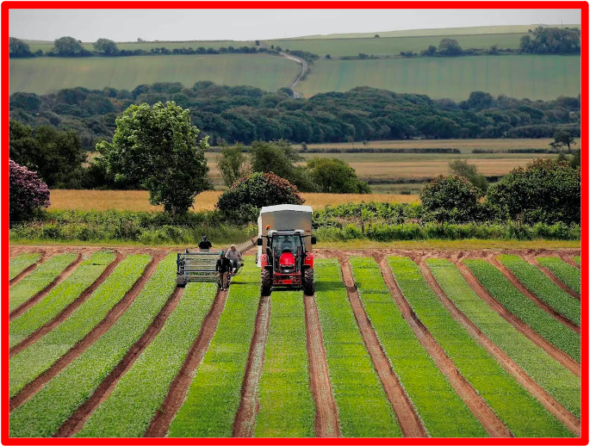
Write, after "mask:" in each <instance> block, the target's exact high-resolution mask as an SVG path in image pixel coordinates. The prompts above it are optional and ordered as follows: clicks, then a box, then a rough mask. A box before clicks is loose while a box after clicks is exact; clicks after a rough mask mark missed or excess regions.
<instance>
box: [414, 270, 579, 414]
mask: <svg viewBox="0 0 590 446" xmlns="http://www.w3.org/2000/svg"><path fill="white" fill-rule="evenodd" d="M426 264H427V266H428V267H429V268H430V271H432V274H433V275H434V277H435V279H436V281H437V282H438V284H439V285H440V286H441V288H442V289H443V291H444V292H445V294H446V296H447V297H448V298H449V299H450V300H451V301H452V302H453V303H454V304H455V305H456V306H457V308H458V309H459V311H461V312H462V313H463V314H465V316H467V318H468V319H469V320H470V321H471V322H473V323H474V324H475V325H476V326H477V328H479V329H480V330H481V331H482V332H483V333H484V334H485V335H486V336H487V337H488V338H490V339H491V340H492V342H493V343H494V344H495V345H496V346H498V347H499V348H500V349H502V350H503V351H504V352H505V353H506V354H508V356H510V358H511V359H512V360H513V361H514V362H516V363H517V364H518V365H519V366H520V367H522V369H523V370H524V371H525V372H526V373H527V374H528V375H529V376H530V377H531V378H533V379H534V380H535V381H536V382H537V383H538V384H539V385H540V386H541V387H543V388H544V389H545V390H546V391H547V392H548V393H549V394H550V395H551V396H553V397H554V398H555V399H556V400H557V401H558V402H560V403H561V404H562V405H563V406H564V407H565V408H566V409H567V410H569V411H570V412H571V413H572V414H574V415H575V416H576V417H578V418H579V417H580V405H581V398H580V396H581V394H580V390H581V389H580V385H581V381H580V378H578V377H576V376H575V375H574V374H573V373H572V372H571V371H569V370H568V369H567V368H565V367H564V366H563V365H561V364H560V363H559V362H558V361H556V360H555V359H553V358H552V357H551V356H549V354H548V353H547V352H545V350H543V349H542V348H540V347H538V346H537V345H535V343H534V342H532V341H531V340H530V339H528V338H527V337H526V336H525V335H523V334H522V333H521V332H519V331H518V330H517V329H516V328H514V327H513V326H512V325H511V324H510V323H509V322H507V321H505V320H504V319H503V318H502V317H501V316H500V315H499V314H498V313H496V312H495V311H494V310H492V308H491V307H490V306H489V305H487V304H486V303H485V302H484V301H483V300H481V299H480V298H479V296H478V295H477V294H476V293H475V291H473V289H472V288H471V287H470V286H469V284H468V283H467V281H466V280H465V278H464V277H463V275H462V274H461V272H460V271H459V270H458V268H457V267H456V266H455V265H454V264H453V263H452V262H450V261H448V260H444V259H429V260H426Z"/></svg>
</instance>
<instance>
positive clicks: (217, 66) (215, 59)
mask: <svg viewBox="0 0 590 446" xmlns="http://www.w3.org/2000/svg"><path fill="white" fill-rule="evenodd" d="M299 70H300V68H299V65H298V64H296V63H293V62H292V61H290V60H287V59H285V58H284V57H278V56H268V55H262V54H260V55H251V54H229V55H221V54H220V55H195V56H138V57H90V58H54V57H40V58H35V59H12V60H11V61H10V79H11V82H10V93H11V94H12V93H15V92H28V93H37V94H46V93H50V92H51V91H53V90H60V89H63V88H73V87H85V88H89V89H98V90H102V89H103V88H104V87H112V88H117V89H127V90H133V89H134V88H135V87H137V86H138V85H141V84H153V83H155V82H180V83H182V84H183V85H185V86H186V87H189V88H190V87H192V86H193V84H194V83H195V82H198V81H213V82H215V83H217V84H220V85H230V86H236V85H250V86H253V87H258V88H262V89H263V90H266V91H276V90H278V89H279V88H281V87H287V86H289V85H290V84H291V82H293V80H294V79H295V77H296V76H297V74H298V73H299Z"/></svg>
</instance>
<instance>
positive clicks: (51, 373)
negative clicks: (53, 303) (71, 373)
mask: <svg viewBox="0 0 590 446" xmlns="http://www.w3.org/2000/svg"><path fill="white" fill-rule="evenodd" d="M163 257H164V255H163V254H157V255H155V256H154V257H153V258H152V261H151V262H150V263H149V264H148V266H147V267H146V269H145V271H144V272H143V275H142V276H141V277H140V278H139V280H138V281H137V282H135V284H134V285H133V287H131V289H130V290H129V291H128V292H127V293H126V294H125V296H123V299H121V300H120V301H119V302H118V303H117V304H116V305H115V306H114V307H113V308H112V309H111V310H110V311H109V312H108V314H107V315H106V316H105V318H104V319H103V320H102V321H100V322H99V323H98V324H97V325H96V327H94V328H93V329H92V331H91V332H90V333H88V334H87V335H86V336H85V337H84V339H82V340H81V341H80V342H78V344H76V346H75V347H74V348H72V349H71V350H70V351H69V352H67V353H66V354H65V355H63V356H62V357H61V358H60V359H59V360H58V361H56V362H55V364H53V365H52V366H51V367H50V368H49V369H48V370H47V371H45V372H44V373H43V374H41V375H39V376H38V377H37V378H35V379H34V380H33V381H31V382H30V383H29V384H27V385H26V386H25V387H24V388H23V389H22V390H21V391H20V392H19V393H18V394H17V395H15V396H14V397H13V398H12V399H11V400H10V410H11V411H12V410H14V409H16V408H17V407H18V406H20V405H21V404H23V403H24V402H26V401H27V400H28V399H29V398H31V397H32V396H33V395H35V394H36V393H37V392H39V390H41V389H42V388H43V386H44V385H45V384H46V383H48V382H49V381H50V380H51V379H53V378H54V377H55V376H57V375H58V374H59V373H60V372H61V371H62V370H63V369H65V368H66V367H67V366H69V365H70V364H71V363H72V362H73V361H74V360H75V359H76V358H77V357H78V356H80V355H81V354H82V353H84V352H85V351H86V349H87V348H88V347H90V346H91V345H92V344H94V342H96V340H97V339H99V338H100V337H101V336H102V335H103V334H105V333H106V332H107V331H108V330H109V329H110V328H111V327H112V326H113V324H114V323H115V322H117V320H118V319H119V317H121V315H122V314H123V313H124V312H125V311H127V308H129V306H130V305H131V304H132V303H133V301H134V300H135V298H136V297H137V295H138V294H139V293H140V292H141V290H142V289H143V287H144V285H145V284H146V282H147V281H148V280H149V279H150V277H151V276H152V274H153V273H154V271H155V270H156V267H157V266H158V263H160V260H162V258H163ZM16 347H17V346H15V348H16ZM19 351H20V350H19ZM16 353H18V352H16V351H15V354H16Z"/></svg>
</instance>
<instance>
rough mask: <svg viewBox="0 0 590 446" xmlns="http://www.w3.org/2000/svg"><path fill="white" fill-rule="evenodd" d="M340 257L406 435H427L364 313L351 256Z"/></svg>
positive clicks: (368, 341)
mask: <svg viewBox="0 0 590 446" xmlns="http://www.w3.org/2000/svg"><path fill="white" fill-rule="evenodd" d="M339 260H340V267H341V269H342V277H343V279H344V285H345V286H346V290H347V292H348V300H349V301H350V305H351V306H352V310H353V312H354V316H355V319H356V322H357V325H358V327H359V330H360V332H361V335H362V337H363V341H364V343H365V346H366V348H367V351H368V352H369V355H370V356H371V360H372V361H373V365H374V366H375V370H376V372H377V375H378V376H379V379H380V380H381V383H382V384H383V389H384V390H385V394H386V395H387V399H388V400H389V403H390V404H391V406H392V408H393V411H394V413H395V415H396V417H397V420H398V422H399V425H400V428H401V430H402V433H403V435H404V437H412V438H417V437H420V438H422V437H428V432H427V431H426V428H425V427H424V425H423V424H422V420H421V419H420V417H419V416H418V414H417V413H416V409H415V408H414V406H413V405H412V402H411V401H410V399H409V398H408V396H407V395H406V392H405V391H404V389H403V387H402V385H401V384H400V382H399V380H398V378H397V375H396V374H395V373H394V371H393V369H392V366H391V363H390V362H389V358H388V357H387V355H386V354H385V351H384V350H383V347H382V346H381V343H380V342H379V338H378V337H377V334H376V333H375V330H374V329H373V326H372V325H371V321H369V318H368V317H367V314H366V313H365V309H364V308H363V304H362V302H361V300H360V297H359V295H358V291H357V289H356V285H355V283H354V278H353V276H352V270H351V267H350V263H349V261H348V259H347V258H346V257H342V258H340V259H339Z"/></svg>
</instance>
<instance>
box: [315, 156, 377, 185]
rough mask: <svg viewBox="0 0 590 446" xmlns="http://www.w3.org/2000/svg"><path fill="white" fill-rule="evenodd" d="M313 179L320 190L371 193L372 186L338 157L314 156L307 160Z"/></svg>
mask: <svg viewBox="0 0 590 446" xmlns="http://www.w3.org/2000/svg"><path fill="white" fill-rule="evenodd" d="M307 168H308V169H309V171H310V173H311V179H312V180H313V181H314V183H316V184H317V185H318V187H319V190H320V192H324V193H332V194H369V193H371V188H370V187H369V185H368V184H367V183H365V182H364V181H360V180H359V179H358V177H357V175H356V172H355V170H354V169H353V168H352V167H350V166H349V165H348V164H347V163H345V162H344V161H342V160H340V159H338V158H319V157H314V158H312V159H310V160H309V161H308V162H307Z"/></svg>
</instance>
